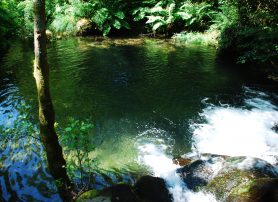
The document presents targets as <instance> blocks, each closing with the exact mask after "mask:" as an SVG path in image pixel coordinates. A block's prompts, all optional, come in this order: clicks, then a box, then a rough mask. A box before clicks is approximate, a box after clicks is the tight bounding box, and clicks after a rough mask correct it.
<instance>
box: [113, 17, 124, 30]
mask: <svg viewBox="0 0 278 202" xmlns="http://www.w3.org/2000/svg"><path fill="white" fill-rule="evenodd" d="M113 27H115V28H116V29H121V27H122V25H121V22H120V21H119V20H117V19H115V20H114V22H113Z"/></svg>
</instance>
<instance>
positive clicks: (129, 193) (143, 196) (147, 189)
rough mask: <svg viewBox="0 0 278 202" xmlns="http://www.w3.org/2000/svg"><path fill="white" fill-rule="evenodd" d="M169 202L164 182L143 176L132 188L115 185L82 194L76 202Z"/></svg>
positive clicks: (170, 199)
mask: <svg viewBox="0 0 278 202" xmlns="http://www.w3.org/2000/svg"><path fill="white" fill-rule="evenodd" d="M101 200H104V201H105V202H110V201H111V202H171V201H172V196H171V195H170V193H169V191H168V189H167V187H166V184H165V181H164V180H163V179H161V178H158V177H152V176H144V177H142V178H140V179H139V181H138V182H137V183H136V184H135V186H134V187H132V186H130V185H128V184H117V185H114V186H111V187H108V188H105V189H103V190H101V191H96V190H90V191H87V192H85V193H83V194H82V195H81V196H79V197H78V199H77V200H76V201H77V202H91V201H94V202H95V201H101Z"/></svg>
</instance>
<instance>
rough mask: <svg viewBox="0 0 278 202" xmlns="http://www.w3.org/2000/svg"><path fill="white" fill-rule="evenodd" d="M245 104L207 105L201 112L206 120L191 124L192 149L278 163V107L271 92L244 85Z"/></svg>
mask: <svg viewBox="0 0 278 202" xmlns="http://www.w3.org/2000/svg"><path fill="white" fill-rule="evenodd" d="M244 93H245V96H246V98H245V100H244V105H245V106H242V107H231V106H229V105H225V106H223V105H221V106H215V105H211V104H209V105H207V107H206V108H205V109H204V110H203V111H202V113H200V116H201V117H202V119H203V120H204V121H205V123H200V124H192V125H191V127H192V129H193V142H194V148H193V150H195V151H198V152H200V153H213V154H220V155H229V156H251V157H257V158H261V159H263V160H266V161H268V162H269V163H271V164H276V163H277V162H278V159H277V156H278V134H277V133H276V132H275V130H273V129H272V128H273V126H274V125H275V124H276V123H277V120H278V111H277V107H276V106H275V105H274V104H273V103H272V102H271V101H270V95H268V94H266V93H263V92H260V91H255V90H251V89H250V88H244Z"/></svg>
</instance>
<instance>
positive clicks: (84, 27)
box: [75, 18, 99, 36]
mask: <svg viewBox="0 0 278 202" xmlns="http://www.w3.org/2000/svg"><path fill="white" fill-rule="evenodd" d="M92 34H99V31H98V30H97V29H96V28H95V26H93V23H92V22H91V21H90V20H89V19H85V18H83V19H80V20H79V21H78V22H77V23H76V25H75V35H76V36H88V35H92Z"/></svg>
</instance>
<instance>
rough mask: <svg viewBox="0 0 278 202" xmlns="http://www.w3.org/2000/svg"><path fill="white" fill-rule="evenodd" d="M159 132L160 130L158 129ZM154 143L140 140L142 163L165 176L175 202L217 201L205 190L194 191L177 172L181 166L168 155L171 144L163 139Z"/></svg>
mask: <svg viewBox="0 0 278 202" xmlns="http://www.w3.org/2000/svg"><path fill="white" fill-rule="evenodd" d="M156 131H158V132H159V130H156ZM155 141H156V142H160V144H156V143H153V141H152V140H150V141H149V142H148V141H147V140H146V139H145V140H144V141H141V140H140V139H139V140H138V142H137V143H138V146H137V148H138V150H139V157H138V160H139V162H140V163H142V164H144V165H146V166H148V167H149V168H150V169H151V171H152V172H153V175H154V176H155V177H160V178H163V179H164V180H165V181H166V183H167V186H168V189H169V191H170V193H171V194H172V196H173V200H174V202H216V200H215V199H214V197H213V196H212V195H209V194H205V193H203V192H192V191H190V190H189V189H188V188H187V187H186V184H185V183H184V182H183V180H182V179H181V178H180V176H179V175H178V174H177V173H176V170H177V168H180V166H178V165H175V164H174V163H173V161H172V159H173V157H172V156H170V155H167V150H169V149H170V148H169V145H166V144H165V142H164V140H163V139H156V140H155Z"/></svg>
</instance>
